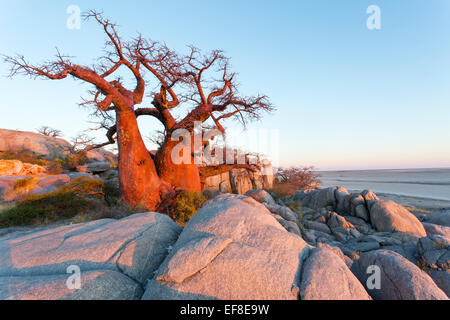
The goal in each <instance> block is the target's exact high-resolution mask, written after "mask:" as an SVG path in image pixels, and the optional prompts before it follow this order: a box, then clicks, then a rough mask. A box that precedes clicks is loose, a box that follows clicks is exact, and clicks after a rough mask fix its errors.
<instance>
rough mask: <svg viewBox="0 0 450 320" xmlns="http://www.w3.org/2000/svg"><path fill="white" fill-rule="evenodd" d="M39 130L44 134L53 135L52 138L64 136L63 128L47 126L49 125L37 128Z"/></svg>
mask: <svg viewBox="0 0 450 320" xmlns="http://www.w3.org/2000/svg"><path fill="white" fill-rule="evenodd" d="M37 132H39V133H40V134H43V135H44V136H47V137H52V138H58V137H61V136H62V132H61V130H57V129H53V128H51V127H47V126H42V127H40V128H39V129H37Z"/></svg>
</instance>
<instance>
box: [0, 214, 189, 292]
mask: <svg viewBox="0 0 450 320" xmlns="http://www.w3.org/2000/svg"><path fill="white" fill-rule="evenodd" d="M180 232H181V227H179V226H177V225H176V224H175V223H174V222H173V221H172V220H171V219H170V218H169V217H167V216H165V215H162V214H159V213H142V214H135V215H132V216H129V217H127V218H125V219H121V220H112V219H104V220H98V221H93V222H88V223H82V224H77V225H69V226H63V227H59V228H56V229H44V230H41V231H38V232H25V233H12V234H8V235H6V236H4V237H2V238H0V252H2V255H1V256H0V288H1V290H0V299H21V298H24V299H27V298H33V297H36V298H40V299H47V298H48V299H54V298H56V299H66V298H67V299H136V298H140V295H142V291H143V285H144V284H145V282H146V281H147V279H148V278H149V277H151V276H153V273H154V271H155V270H156V269H157V268H158V267H159V265H160V264H161V262H162V261H163V260H164V258H165V256H166V255H167V253H168V250H167V248H168V247H170V246H171V245H172V244H173V243H174V242H175V241H176V239H177V238H178V235H179V233H180ZM70 266H77V267H78V268H79V270H80V272H81V282H82V289H81V290H69V289H68V287H67V286H66V284H65V282H66V280H67V279H68V278H69V277H70V276H71V274H68V273H67V270H68V267H70ZM89 288H91V289H89Z"/></svg>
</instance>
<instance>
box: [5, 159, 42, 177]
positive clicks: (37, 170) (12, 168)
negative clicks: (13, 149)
mask: <svg viewBox="0 0 450 320" xmlns="http://www.w3.org/2000/svg"><path fill="white" fill-rule="evenodd" d="M45 171H46V170H45V168H44V167H42V166H38V165H35V164H30V163H23V162H22V161H19V160H0V176H6V177H10V176H32V175H38V174H43V173H45Z"/></svg>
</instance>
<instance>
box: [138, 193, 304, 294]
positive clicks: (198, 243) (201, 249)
mask: <svg viewBox="0 0 450 320" xmlns="http://www.w3.org/2000/svg"><path fill="white" fill-rule="evenodd" d="M249 199H251V198H247V197H243V196H233V195H222V196H219V197H217V198H216V199H213V201H209V202H208V203H207V204H206V206H204V207H203V208H202V209H200V210H199V211H198V212H197V213H196V214H195V215H194V217H193V218H192V219H191V220H190V221H189V223H188V224H187V225H186V227H185V229H184V231H183V232H182V233H181V235H180V237H179V239H178V241H177V242H176V244H175V245H174V248H173V250H172V251H171V253H170V254H169V256H167V258H166V260H165V261H164V262H163V264H162V265H161V267H160V268H159V269H158V271H157V273H156V277H155V279H157V280H152V281H150V282H149V284H148V286H147V289H146V292H145V294H144V297H143V299H150V300H159V299H225V300H229V299H249V300H255V299H257V300H266V299H274V300H277V299H278V300H287V299H292V300H295V299H298V281H299V276H300V271H301V264H302V261H303V259H304V257H305V256H306V255H307V254H308V251H309V247H308V246H307V244H306V243H305V242H304V241H303V240H302V239H301V238H300V237H299V236H297V235H294V234H292V233H289V232H287V231H286V230H285V229H284V228H283V227H282V226H281V225H280V224H279V223H278V222H277V220H276V219H275V218H274V217H273V216H272V215H271V214H270V212H269V211H268V210H267V209H266V208H265V207H264V206H263V205H260V204H259V203H257V202H256V201H254V200H253V199H251V200H249ZM200 257H201V258H200ZM208 260H209V261H208ZM186 264H187V266H186ZM158 279H159V280H158ZM163 279H164V280H163Z"/></svg>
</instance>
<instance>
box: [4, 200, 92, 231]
mask: <svg viewBox="0 0 450 320" xmlns="http://www.w3.org/2000/svg"><path fill="white" fill-rule="evenodd" d="M90 208H92V200H89V199H85V198H83V197H81V196H79V195H76V194H74V193H54V194H51V195H48V196H35V197H34V198H31V197H30V198H29V199H28V200H24V201H21V202H19V203H18V204H17V206H16V207H14V208H11V209H9V210H6V211H4V212H3V213H2V214H0V228H8V227H12V226H25V225H41V224H48V223H52V222H55V221H58V220H62V219H69V218H71V217H73V216H75V215H77V214H79V213H82V212H87V211H88V210H90Z"/></svg>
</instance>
